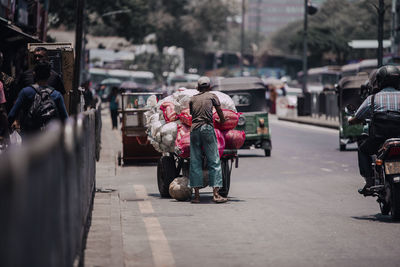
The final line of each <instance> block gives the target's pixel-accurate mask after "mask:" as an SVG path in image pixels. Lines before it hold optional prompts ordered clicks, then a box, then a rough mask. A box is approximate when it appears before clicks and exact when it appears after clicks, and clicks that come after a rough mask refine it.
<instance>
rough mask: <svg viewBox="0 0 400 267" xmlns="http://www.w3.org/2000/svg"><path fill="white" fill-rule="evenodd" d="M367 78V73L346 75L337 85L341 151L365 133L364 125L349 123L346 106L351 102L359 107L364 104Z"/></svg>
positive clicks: (355, 106)
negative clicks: (364, 89) (364, 88)
mask: <svg viewBox="0 0 400 267" xmlns="http://www.w3.org/2000/svg"><path fill="white" fill-rule="evenodd" d="M367 80H368V75H367V74H359V75H357V76H348V77H344V78H342V79H341V80H340V81H339V83H338V84H337V85H336V93H337V97H338V108H339V124H340V127H339V148H340V151H344V150H346V146H347V145H348V144H351V143H355V142H357V141H358V140H359V139H360V137H361V134H362V133H363V125H349V124H348V123H347V119H348V115H347V114H346V112H345V108H346V106H347V105H349V104H351V105H353V106H354V108H355V109H357V108H358V107H359V106H360V105H361V104H362V102H363V101H364V99H365V97H366V95H365V93H364V92H363V90H362V87H363V85H364V84H365V82H366V81H367Z"/></svg>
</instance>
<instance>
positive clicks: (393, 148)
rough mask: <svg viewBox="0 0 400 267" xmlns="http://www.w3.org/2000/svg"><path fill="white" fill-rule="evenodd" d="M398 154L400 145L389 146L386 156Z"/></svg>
mask: <svg viewBox="0 0 400 267" xmlns="http://www.w3.org/2000/svg"><path fill="white" fill-rule="evenodd" d="M398 155H400V147H391V148H390V150H389V154H388V157H392V156H398Z"/></svg>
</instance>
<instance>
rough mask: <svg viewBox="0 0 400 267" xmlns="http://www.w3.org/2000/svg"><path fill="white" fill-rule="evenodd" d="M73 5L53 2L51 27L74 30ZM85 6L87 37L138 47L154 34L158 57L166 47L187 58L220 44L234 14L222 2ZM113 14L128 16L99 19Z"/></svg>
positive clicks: (150, 0)
mask: <svg viewBox="0 0 400 267" xmlns="http://www.w3.org/2000/svg"><path fill="white" fill-rule="evenodd" d="M75 1H76V0H64V1H54V4H53V5H52V6H51V7H50V14H51V16H52V18H53V19H52V20H51V21H52V22H53V23H52V25H53V26H55V27H57V26H60V25H65V26H67V27H69V28H73V26H74V21H75V14H74V3H75ZM86 3H87V4H86V8H87V9H86V14H87V18H86V23H87V25H88V26H89V27H88V30H89V32H90V33H92V34H93V33H95V34H105V33H106V34H108V35H118V36H122V37H124V38H126V39H127V40H129V41H131V42H132V43H141V42H142V41H143V38H144V37H145V36H147V35H149V34H155V36H156V38H155V44H156V45H157V48H158V51H159V53H160V54H161V53H162V51H163V48H164V47H165V46H177V47H182V48H184V49H185V57H186V58H188V57H192V56H193V57H197V56H198V55H200V54H201V53H202V52H204V50H205V48H206V44H207V41H208V40H210V39H211V40H215V41H219V40H222V39H223V37H224V32H225V31H226V29H227V18H228V17H229V16H231V15H232V14H233V12H234V11H233V10H234V9H233V4H232V3H231V2H230V1H225V0H117V1H109V0H86ZM115 10H129V12H124V13H120V14H115V15H112V16H102V14H104V13H107V12H112V11H115ZM189 61H190V60H189ZM195 61H196V60H194V62H195Z"/></svg>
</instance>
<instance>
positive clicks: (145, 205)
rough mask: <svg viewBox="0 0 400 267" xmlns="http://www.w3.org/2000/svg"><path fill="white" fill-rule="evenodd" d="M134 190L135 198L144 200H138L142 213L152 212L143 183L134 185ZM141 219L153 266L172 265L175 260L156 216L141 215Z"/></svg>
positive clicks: (168, 266)
mask: <svg viewBox="0 0 400 267" xmlns="http://www.w3.org/2000/svg"><path fill="white" fill-rule="evenodd" d="M134 190H135V194H136V198H138V199H144V201H141V202H138V205H139V210H140V212H141V213H142V214H153V213H154V210H153V206H152V205H151V202H150V200H148V195H147V191H146V188H145V187H144V186H143V185H134ZM142 219H143V222H144V224H145V227H146V232H147V237H148V239H149V243H150V247H151V252H152V255H153V262H154V266H156V267H161V266H162V267H174V266H175V260H174V257H173V255H172V252H171V248H170V246H169V244H168V240H167V237H166V236H165V234H164V232H163V230H162V228H161V224H160V222H159V221H158V219H157V217H155V216H152V217H143V218H142Z"/></svg>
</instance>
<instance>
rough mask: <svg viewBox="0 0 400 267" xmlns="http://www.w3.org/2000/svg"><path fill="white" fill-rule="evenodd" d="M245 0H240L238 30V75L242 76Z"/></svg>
mask: <svg viewBox="0 0 400 267" xmlns="http://www.w3.org/2000/svg"><path fill="white" fill-rule="evenodd" d="M244 14H245V0H242V25H241V31H240V62H239V64H240V76H243V55H244Z"/></svg>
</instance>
